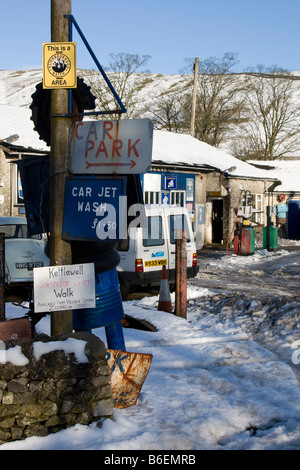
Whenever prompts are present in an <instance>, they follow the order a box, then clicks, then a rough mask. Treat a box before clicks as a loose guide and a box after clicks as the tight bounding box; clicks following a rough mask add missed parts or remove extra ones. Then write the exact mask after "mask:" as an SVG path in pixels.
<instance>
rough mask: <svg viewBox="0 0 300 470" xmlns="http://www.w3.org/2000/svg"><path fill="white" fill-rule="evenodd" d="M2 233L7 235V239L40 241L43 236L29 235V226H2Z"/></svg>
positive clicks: (0, 228)
mask: <svg viewBox="0 0 300 470" xmlns="http://www.w3.org/2000/svg"><path fill="white" fill-rule="evenodd" d="M0 232H1V233H4V234H5V238H34V239H38V240H40V239H41V238H42V237H41V235H29V234H28V228H27V225H24V224H16V225H12V224H11V225H1V226H0Z"/></svg>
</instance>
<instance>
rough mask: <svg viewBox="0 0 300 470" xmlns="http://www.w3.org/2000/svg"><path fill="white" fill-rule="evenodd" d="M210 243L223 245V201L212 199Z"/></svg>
mask: <svg viewBox="0 0 300 470" xmlns="http://www.w3.org/2000/svg"><path fill="white" fill-rule="evenodd" d="M211 202H212V243H223V199H221V198H220V199H212V201H211Z"/></svg>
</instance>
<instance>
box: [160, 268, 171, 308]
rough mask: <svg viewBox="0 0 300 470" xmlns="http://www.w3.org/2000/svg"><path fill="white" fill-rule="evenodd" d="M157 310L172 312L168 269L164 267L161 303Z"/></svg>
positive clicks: (161, 283) (161, 282)
mask: <svg viewBox="0 0 300 470" xmlns="http://www.w3.org/2000/svg"><path fill="white" fill-rule="evenodd" d="M157 310H162V311H163V312H169V313H171V312H172V303H171V295H170V288H169V282H168V276H167V268H166V266H165V265H163V268H162V272H161V281H160V291H159V301H158V306H157Z"/></svg>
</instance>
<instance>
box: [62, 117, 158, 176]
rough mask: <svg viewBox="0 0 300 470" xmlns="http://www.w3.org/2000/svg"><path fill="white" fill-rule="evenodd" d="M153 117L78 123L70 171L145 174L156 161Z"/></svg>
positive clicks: (77, 172) (78, 172) (76, 172)
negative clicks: (153, 158)
mask: <svg viewBox="0 0 300 470" xmlns="http://www.w3.org/2000/svg"><path fill="white" fill-rule="evenodd" d="M152 143H153V124H152V122H151V121H150V119H122V120H120V121H85V122H82V121H81V122H78V123H77V124H76V125H75V131H74V136H73V149H72V152H71V165H70V166H71V167H70V171H71V172H72V173H74V174H81V175H84V174H112V173H115V174H133V173H135V174H143V173H146V172H147V171H148V170H149V168H150V166H151V160H152Z"/></svg>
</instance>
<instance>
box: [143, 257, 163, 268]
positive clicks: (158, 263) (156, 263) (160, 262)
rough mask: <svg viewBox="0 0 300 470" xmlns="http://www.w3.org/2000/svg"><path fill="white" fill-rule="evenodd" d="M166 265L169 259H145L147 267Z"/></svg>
mask: <svg viewBox="0 0 300 470" xmlns="http://www.w3.org/2000/svg"><path fill="white" fill-rule="evenodd" d="M164 264H165V265H166V264H167V260H166V259H156V260H154V261H145V267H146V268H147V267H149V266H163V265H164Z"/></svg>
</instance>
